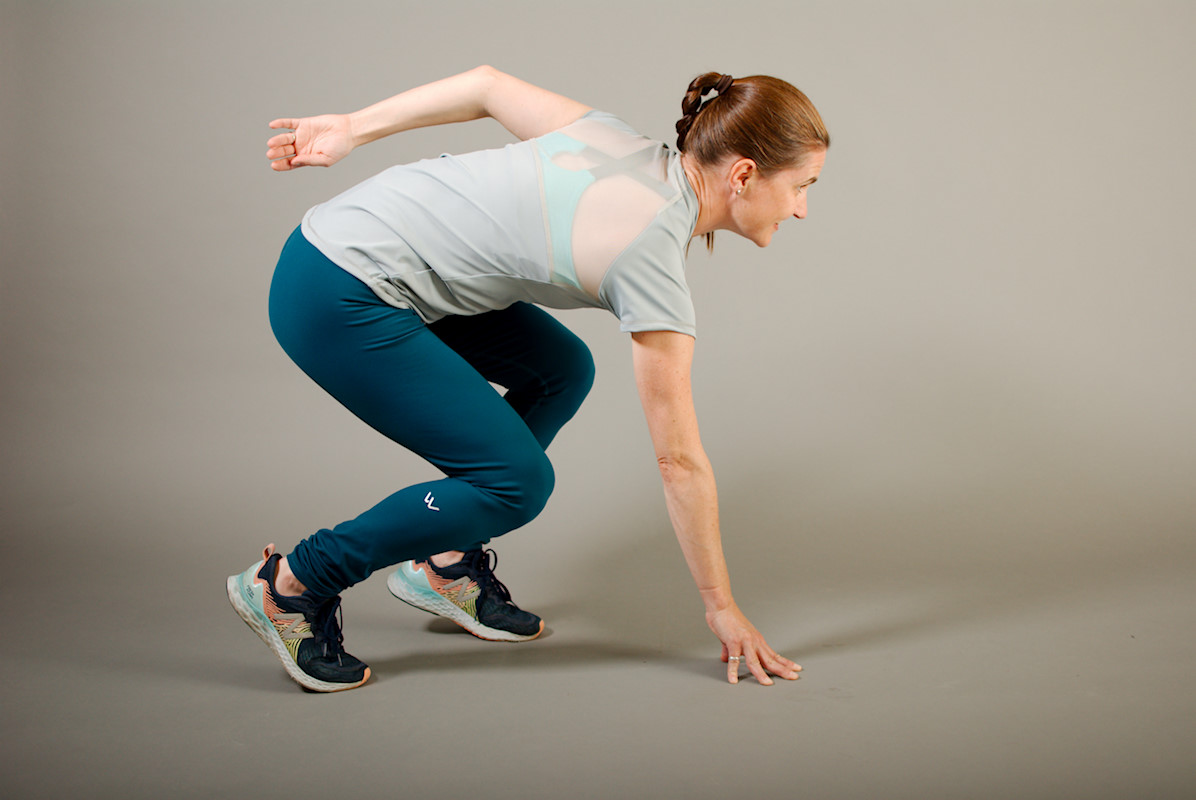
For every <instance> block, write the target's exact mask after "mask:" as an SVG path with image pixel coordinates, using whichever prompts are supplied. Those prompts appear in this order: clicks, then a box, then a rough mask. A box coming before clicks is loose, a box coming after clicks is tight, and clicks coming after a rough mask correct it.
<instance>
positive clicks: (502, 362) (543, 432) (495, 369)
mask: <svg viewBox="0 0 1196 800" xmlns="http://www.w3.org/2000/svg"><path fill="white" fill-rule="evenodd" d="M430 329H431V330H432V332H433V333H435V334H436V335H437V336H438V337H439V338H440V339H441V341H443V342H444V343H445V344H446V345H447V346H449V347H450V348H452V349H453V351H454V352H456V353H458V354H459V355H460V356H461V357H462V358H463V359H465V360H466V361H467V362H468V363H469V364H470V365H472V366H473V367H474V369H476V370H477V371H478V373H479V374H480V375H482V376H483V377H484V378H485V379H486V380H488V381H492V382H493V383H496V384H498V385H499V386H502V387H504V388H505V389H506V390H507V393H506V400H507V402H508V403H509V404H510V405H511V406H512V407H513V408H514V409H515V411H516V412H517V413H518V414H519V415H520V416H521V417H522V418H523V419H524V421H525V422H526V423H527V425H528V426H529V427H530V428H531V429H532V432H533V433H534V434H535V436H536V438H537V440H539V441H540V443H541V445H542V446H543V447H547V446H548V444H549V442H551V441H552V438H553V437H554V436H555V435H556V433H557V431H558V430H559V429H560V427H561V426H562V425H564V424H565V422H567V421H568V420H569V419H570V418H571V417H572V416H573V415H574V413H576V411H577V409H578V407H580V405H581V403H582V401H583V400H584V399H585V396H586V395H587V394H588V393H589V390H590V387H591V386H592V385H593V382H594V360H593V357H592V356H591V355H590V350H589V348H588V347H586V345H585V343H584V342H583V341H582V340H581V339H579V338H578V337H577V336H576V335H575V334H574V333H573V332H572V331H570V330H569V329H568V328H566V327H565V326H564V325H562V324H561V323H560V322H558V321H557V320H556V319H555V318H554V317H553V316H552V315H550V314H549V313H547V312H546V311H544V310H543V309H541V308H537V307H536V306H533V305H530V304H528V303H515V304H514V305H512V306H510V307H508V308H505V309H502V310H499V311H491V312H489V313H486V314H479V315H477V316H471V317H449V318H446V319H443V320H440V321H438V322H435V323H433V324H432V325H431V326H430Z"/></svg>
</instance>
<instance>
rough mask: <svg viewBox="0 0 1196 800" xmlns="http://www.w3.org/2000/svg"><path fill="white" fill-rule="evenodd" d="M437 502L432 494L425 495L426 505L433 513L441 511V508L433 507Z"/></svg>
mask: <svg viewBox="0 0 1196 800" xmlns="http://www.w3.org/2000/svg"><path fill="white" fill-rule="evenodd" d="M435 502H436V498H435V497H433V496H432V493H431V492H428V493H427V494H426V495H424V505H426V506H427V507H428V508H430V509H432V510H433V511H439V510H440V509H439V508H437V507H436V506H434V505H432V504H433V503H435Z"/></svg>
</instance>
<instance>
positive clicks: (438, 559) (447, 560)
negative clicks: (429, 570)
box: [428, 550, 465, 567]
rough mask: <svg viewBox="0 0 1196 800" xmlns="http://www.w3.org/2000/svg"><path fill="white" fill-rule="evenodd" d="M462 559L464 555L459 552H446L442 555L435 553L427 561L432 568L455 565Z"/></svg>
mask: <svg viewBox="0 0 1196 800" xmlns="http://www.w3.org/2000/svg"><path fill="white" fill-rule="evenodd" d="M464 557H465V554H464V553H462V552H461V551H460V550H446V551H445V552H443V553H437V554H436V555H434V556H432V557H431V558H430V559H428V560H429V561H431V562H432V564H433V565H434V566H437V567H449V566H452V565H453V564H456V563H457V562H458V561H460V560H461V559H462V558H464Z"/></svg>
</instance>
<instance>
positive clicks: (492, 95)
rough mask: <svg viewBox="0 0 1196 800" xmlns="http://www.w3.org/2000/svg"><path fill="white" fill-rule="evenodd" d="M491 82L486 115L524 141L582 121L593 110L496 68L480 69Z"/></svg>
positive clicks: (486, 95)
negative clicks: (579, 120) (582, 117)
mask: <svg viewBox="0 0 1196 800" xmlns="http://www.w3.org/2000/svg"><path fill="white" fill-rule="evenodd" d="M478 69H479V71H480V72H482V74H483V75H484V76H485V79H486V81H487V83H488V86H487V90H486V93H485V100H484V107H485V111H486V114H487V115H489V116H491V117H493V118H494V119H496V120H498V122H499V124H501V125H502V126H503V127H504V128H506V129H507V130H509V131H510V132H511V133H513V134H515V135H516V136H518V137H519V138H520V139H532V138H534V137H536V136H543V135H544V134H546V133H551V132H552V131H555V130H557V129H558V128H563V127H564V126H566V125H568V124H569V123H570V122H575V121H576V120H578V119H580V118H581V116H582V115H584V114H585V113H586V112H587V111H590V107H589V106H587V105H584V104H583V103H579V102H577V101H576V100H570V99H569V98H568V97H565V96H563V95H559V94H556V93H554V92H550V91H548V90H547V89H541V88H540V87H539V86H533V85H532V84H530V83H527V82H526V81H521V80H519V79H518V78H516V77H513V76H511V75H507V74H506V73H504V72H500V71H498V70H496V69H494V68H493V67H479V68H478Z"/></svg>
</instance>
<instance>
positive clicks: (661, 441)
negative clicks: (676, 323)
mask: <svg viewBox="0 0 1196 800" xmlns="http://www.w3.org/2000/svg"><path fill="white" fill-rule="evenodd" d="M631 341H632V350H631V351H632V362H633V364H634V367H635V383H636V387H637V388H638V389H639V395H640V403H641V404H642V405H643V407H644V416H645V418H646V419H647V421H648V432H649V434H650V435H651V436H652V444H653V447H654V448H655V449H656V458H657V460H658V461H660V462H661V463H662V466H663V465H664V464H665V462H666V461H667V462H671V463H678V464H680V465H682V466H685V467H693V466H696V465H697V464H699V463H700V462H701V461H704V460H705V454H704V452H703V450H702V443H701V438H700V437H699V435H698V418H697V413H696V412H695V411H694V405H693V392H692V388H691V383H690V371H691V366H692V364H693V352H694V339H693V337H692V336H688V335H686V334H684V333H677V332H675V331H642V332H639V333H633V334H632V335H631Z"/></svg>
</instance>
